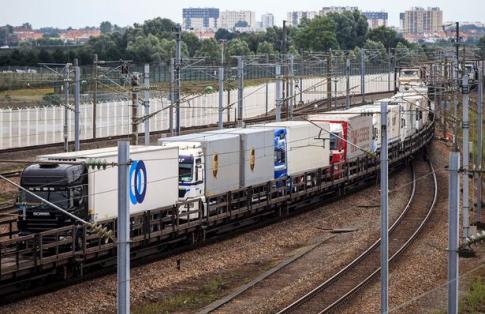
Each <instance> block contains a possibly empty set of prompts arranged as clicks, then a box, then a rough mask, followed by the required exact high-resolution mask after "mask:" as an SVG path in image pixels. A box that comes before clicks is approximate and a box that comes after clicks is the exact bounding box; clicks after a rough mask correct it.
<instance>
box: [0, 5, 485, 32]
mask: <svg viewBox="0 0 485 314" xmlns="http://www.w3.org/2000/svg"><path fill="white" fill-rule="evenodd" d="M323 6H358V7H359V8H360V10H362V11H367V10H369V11H375V10H384V11H387V12H388V13H389V23H390V25H392V26H399V13H400V12H403V11H404V10H406V9H409V8H410V7H412V6H421V7H428V6H433V7H434V6H437V7H440V8H441V9H442V10H443V21H444V22H448V21H450V22H452V21H461V22H462V21H468V22H477V21H479V22H485V14H484V13H485V0H460V1H457V0H435V1H429V0H409V1H399V0H330V1H322V0H320V1H317V0H302V1H289V0H264V1H262V0H244V1H229V0H175V1H166V0H116V1H115V0H71V1H67V0H0V8H2V9H1V10H0V25H5V24H10V25H21V24H23V23H25V22H29V23H31V24H32V26H33V27H34V28H40V27H45V26H54V27H60V28H67V27H68V26H71V27H73V28H79V27H84V26H98V25H99V24H100V22H102V21H106V20H108V21H110V22H112V23H113V24H117V25H119V26H127V25H132V24H133V23H142V22H143V21H144V20H147V19H151V18H154V17H158V16H160V17H166V18H170V19H171V20H173V21H175V22H180V23H181V22H182V8H186V7H216V8H219V9H220V10H251V11H255V12H256V19H257V20H260V18H261V14H264V13H266V12H270V13H273V14H274V15H275V23H276V24H277V25H281V24H282V20H283V19H285V18H286V13H287V12H289V11H313V10H314V11H318V10H319V9H320V8H321V7H323Z"/></svg>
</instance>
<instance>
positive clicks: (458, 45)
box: [455, 22, 460, 86]
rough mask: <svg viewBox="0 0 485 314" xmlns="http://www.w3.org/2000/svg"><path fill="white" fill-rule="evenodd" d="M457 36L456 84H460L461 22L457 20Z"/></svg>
mask: <svg viewBox="0 0 485 314" xmlns="http://www.w3.org/2000/svg"><path fill="white" fill-rule="evenodd" d="M455 25H456V26H455V27H456V31H455V33H456V38H455V49H456V85H457V86H460V23H459V22H456V24H455Z"/></svg>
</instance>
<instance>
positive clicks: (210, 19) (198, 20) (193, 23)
mask: <svg viewBox="0 0 485 314" xmlns="http://www.w3.org/2000/svg"><path fill="white" fill-rule="evenodd" d="M182 18H183V23H182V24H183V25H182V27H183V29H184V30H190V29H194V30H201V29H217V23H218V19H219V9H217V8H184V9H183V10H182Z"/></svg>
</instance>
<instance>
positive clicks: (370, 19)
mask: <svg viewBox="0 0 485 314" xmlns="http://www.w3.org/2000/svg"><path fill="white" fill-rule="evenodd" d="M362 15H364V16H365V17H366V18H367V23H369V27H370V28H376V27H379V26H387V19H388V14H387V12H382V11H381V12H373V11H368V12H362Z"/></svg>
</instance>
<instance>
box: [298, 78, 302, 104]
mask: <svg viewBox="0 0 485 314" xmlns="http://www.w3.org/2000/svg"><path fill="white" fill-rule="evenodd" d="M298 86H299V87H300V104H303V78H302V77H301V76H300V84H299V85H298Z"/></svg>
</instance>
